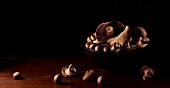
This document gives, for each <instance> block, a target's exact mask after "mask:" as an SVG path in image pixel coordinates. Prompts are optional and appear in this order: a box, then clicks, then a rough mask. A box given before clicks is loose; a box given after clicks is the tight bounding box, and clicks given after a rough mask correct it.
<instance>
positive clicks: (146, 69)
mask: <svg viewBox="0 0 170 88" xmlns="http://www.w3.org/2000/svg"><path fill="white" fill-rule="evenodd" d="M141 73H142V74H143V80H146V79H147V78H150V77H153V76H154V75H155V70H154V69H153V68H152V67H150V66H143V67H142V68H141Z"/></svg>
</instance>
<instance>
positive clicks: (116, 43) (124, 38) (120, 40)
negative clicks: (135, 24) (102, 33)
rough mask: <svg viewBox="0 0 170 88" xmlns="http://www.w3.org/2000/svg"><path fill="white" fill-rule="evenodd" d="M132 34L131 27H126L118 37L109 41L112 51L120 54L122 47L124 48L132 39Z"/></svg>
mask: <svg viewBox="0 0 170 88" xmlns="http://www.w3.org/2000/svg"><path fill="white" fill-rule="evenodd" d="M130 32H131V31H130V26H126V27H125V30H124V31H123V32H121V33H120V34H119V35H118V36H116V37H114V38H110V39H108V40H107V42H108V43H109V44H110V45H111V48H110V49H111V51H114V52H119V51H120V49H121V47H122V46H124V45H125V44H126V43H127V42H128V41H129V39H130V38H131V33H130Z"/></svg>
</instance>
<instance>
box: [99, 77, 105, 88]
mask: <svg viewBox="0 0 170 88" xmlns="http://www.w3.org/2000/svg"><path fill="white" fill-rule="evenodd" d="M103 83H104V79H103V76H102V75H100V76H99V77H98V78H97V84H98V86H99V87H101V86H102V85H103Z"/></svg>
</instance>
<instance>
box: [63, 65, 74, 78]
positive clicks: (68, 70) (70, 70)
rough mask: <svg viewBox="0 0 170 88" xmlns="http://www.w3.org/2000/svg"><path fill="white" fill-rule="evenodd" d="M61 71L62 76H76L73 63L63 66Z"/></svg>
mask: <svg viewBox="0 0 170 88" xmlns="http://www.w3.org/2000/svg"><path fill="white" fill-rule="evenodd" d="M61 73H62V75H63V76H64V77H74V76H76V69H75V67H73V64H70V65H69V66H64V67H63V68H62V70H61Z"/></svg>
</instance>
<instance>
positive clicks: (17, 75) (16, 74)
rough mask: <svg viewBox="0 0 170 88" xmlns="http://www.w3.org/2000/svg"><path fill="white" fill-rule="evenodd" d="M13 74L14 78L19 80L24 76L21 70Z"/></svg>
mask: <svg viewBox="0 0 170 88" xmlns="http://www.w3.org/2000/svg"><path fill="white" fill-rule="evenodd" d="M12 76H13V78H14V79H15V80H18V79H21V78H22V76H21V73H20V72H14V73H13V75H12Z"/></svg>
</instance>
